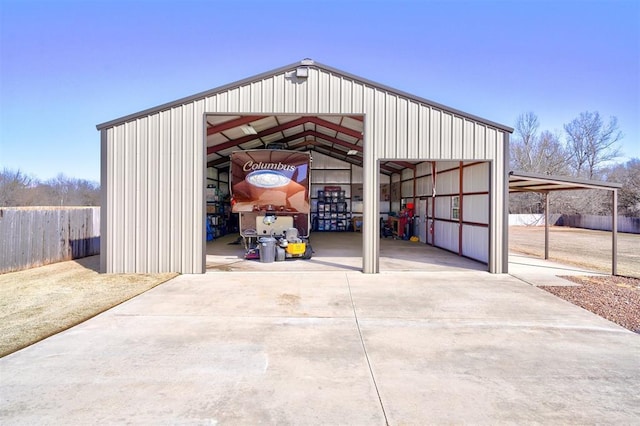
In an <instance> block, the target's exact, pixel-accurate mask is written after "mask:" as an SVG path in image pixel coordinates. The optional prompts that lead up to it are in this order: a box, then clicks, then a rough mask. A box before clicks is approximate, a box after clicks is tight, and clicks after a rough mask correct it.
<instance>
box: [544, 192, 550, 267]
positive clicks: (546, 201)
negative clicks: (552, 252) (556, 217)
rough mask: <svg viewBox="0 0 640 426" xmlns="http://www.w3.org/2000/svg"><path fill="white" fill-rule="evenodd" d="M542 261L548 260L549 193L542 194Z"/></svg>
mask: <svg viewBox="0 0 640 426" xmlns="http://www.w3.org/2000/svg"><path fill="white" fill-rule="evenodd" d="M544 259H545V260H548V259H549V192H548V191H547V192H545V193H544Z"/></svg>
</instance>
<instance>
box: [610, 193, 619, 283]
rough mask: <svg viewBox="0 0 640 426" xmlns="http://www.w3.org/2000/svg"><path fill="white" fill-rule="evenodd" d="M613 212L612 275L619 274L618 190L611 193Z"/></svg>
mask: <svg viewBox="0 0 640 426" xmlns="http://www.w3.org/2000/svg"><path fill="white" fill-rule="evenodd" d="M611 198H613V200H612V204H613V208H612V210H613V214H612V217H611V246H612V247H611V252H612V253H611V275H618V190H617V189H614V190H613V194H612V195H611Z"/></svg>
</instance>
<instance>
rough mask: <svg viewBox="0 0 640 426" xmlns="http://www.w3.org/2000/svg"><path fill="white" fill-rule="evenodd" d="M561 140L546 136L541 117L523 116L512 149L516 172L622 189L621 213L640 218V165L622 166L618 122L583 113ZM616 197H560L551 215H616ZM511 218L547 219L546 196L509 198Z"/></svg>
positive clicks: (588, 193) (585, 193) (594, 193)
mask: <svg viewBox="0 0 640 426" xmlns="http://www.w3.org/2000/svg"><path fill="white" fill-rule="evenodd" d="M563 130H564V132H563V133H561V134H557V133H552V132H550V131H548V130H542V131H541V130H540V121H539V119H538V117H537V116H536V114H534V113H533V112H527V113H524V114H521V115H520V116H519V117H518V118H517V120H516V123H515V126H514V134H513V137H512V140H511V143H510V167H511V170H515V171H523V172H530V173H538V174H542V175H556V176H566V177H572V178H578V179H587V180H600V181H605V182H616V183H620V184H622V188H621V189H620V190H618V213H619V214H620V215H625V216H631V217H638V216H640V160H639V159H637V158H633V159H631V160H629V161H627V162H616V159H618V158H620V157H621V155H622V153H621V149H620V145H619V142H620V141H621V140H622V138H623V135H622V132H620V130H619V128H618V121H617V119H616V118H615V117H611V118H609V120H604V119H603V118H602V117H601V116H600V114H599V113H598V112H589V111H587V112H583V113H581V114H580V115H579V116H578V117H577V118H575V119H573V120H572V121H571V122H569V123H567V124H565V125H564V126H563ZM611 204H612V198H611V194H610V191H602V190H575V191H559V192H556V193H553V195H551V198H550V209H551V212H550V213H564V214H595V215H610V214H611V207H612V206H611ZM509 209H510V212H511V213H542V212H543V211H544V210H543V209H544V202H543V195H542V194H538V193H519V194H512V195H511V196H510V197H509Z"/></svg>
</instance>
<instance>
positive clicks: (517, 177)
mask: <svg viewBox="0 0 640 426" xmlns="http://www.w3.org/2000/svg"><path fill="white" fill-rule="evenodd" d="M620 188H622V184H619V183H614V182H603V181H595V180H587V179H577V178H572V177H568V176H554V175H543V174H537V173H529V172H521V171H511V172H509V192H550V191H565V190H575V189H606V190H609V191H612V190H615V189H620Z"/></svg>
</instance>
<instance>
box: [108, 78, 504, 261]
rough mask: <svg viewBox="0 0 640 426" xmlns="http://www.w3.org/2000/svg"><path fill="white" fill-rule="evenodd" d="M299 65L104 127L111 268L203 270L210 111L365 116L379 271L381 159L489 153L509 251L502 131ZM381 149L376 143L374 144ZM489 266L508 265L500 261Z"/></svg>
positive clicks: (498, 218) (372, 238)
mask: <svg viewBox="0 0 640 426" xmlns="http://www.w3.org/2000/svg"><path fill="white" fill-rule="evenodd" d="M294 72H295V67H293V68H291V70H290V71H281V72H278V73H276V74H274V75H263V76H261V77H260V78H256V79H254V80H252V81H245V82H241V83H239V84H238V85H237V86H229V87H226V88H223V89H220V90H219V91H217V92H216V93H208V94H206V95H204V96H203V98H200V99H193V100H189V101H185V102H184V103H181V104H179V105H170V106H168V107H167V109H165V110H162V111H159V112H158V111H150V112H149V113H148V115H147V116H144V117H141V118H131V119H130V120H129V121H127V122H126V123H117V122H116V123H114V124H112V125H108V126H107V127H104V128H102V132H103V133H106V136H104V137H103V138H102V140H103V144H105V145H104V146H103V158H102V161H103V187H105V188H106V189H105V191H106V194H105V196H104V200H105V201H106V205H107V212H106V213H107V214H106V215H105V216H106V217H105V220H106V223H105V224H104V229H105V230H106V231H107V232H108V238H105V239H104V240H103V241H104V245H103V247H102V249H103V255H104V256H105V258H104V259H103V265H104V268H105V269H106V271H107V272H163V271H177V272H182V273H200V272H204V265H205V261H204V230H203V224H204V219H203V217H204V204H203V198H204V184H205V171H204V163H205V157H204V152H205V146H204V144H205V142H204V140H205V137H204V133H205V132H204V120H203V114H204V113H205V112H209V113H252V114H253V113H274V114H276V113H295V114H331V113H335V114H365V120H364V128H365V131H364V142H365V150H364V158H365V163H364V168H363V174H364V179H363V180H364V182H363V186H364V191H365V194H368V196H366V197H365V198H364V201H363V204H364V229H363V241H364V242H363V249H364V252H363V256H364V262H363V263H364V264H363V270H364V272H368V273H371V272H377V271H378V255H379V241H378V238H377V224H378V220H377V218H378V217H379V211H378V210H379V206H378V189H379V184H380V182H379V174H378V160H380V159H397V160H402V159H405V160H415V159H425V160H426V159H432V160H465V159H466V160H472V159H473V160H491V161H492V163H491V164H492V167H491V172H492V187H491V190H492V196H491V209H492V219H493V222H492V223H493V226H492V227H491V239H492V244H493V246H494V247H493V248H494V249H495V255H496V259H501V258H502V256H503V248H502V245H503V240H504V236H503V232H505V231H504V229H503V222H502V220H503V219H504V217H503V216H504V213H503V212H502V209H503V205H504V202H505V191H504V190H503V188H502V186H503V185H504V184H505V180H504V173H505V170H504V155H505V152H504V144H505V142H506V141H507V140H508V138H505V132H504V130H501V129H498V128H494V127H492V126H490V125H487V124H484V123H481V122H479V121H476V120H473V119H471V118H468V117H462V116H460V115H457V114H456V113H454V112H447V111H444V110H443V109H441V108H439V107H436V106H430V105H427V104H426V103H423V102H421V101H418V100H414V99H410V98H409V97H408V96H404V95H401V94H398V93H396V92H393V91H391V90H387V89H385V88H382V87H379V86H376V85H375V84H373V83H369V82H366V81H360V80H357V79H355V78H352V76H347V75H343V74H340V73H337V72H333V71H331V70H327V69H326V68H322V67H315V66H311V67H309V73H308V74H309V76H308V78H307V79H305V80H304V81H301V80H297V79H296V78H295V76H294ZM370 148H373V149H370ZM496 259H493V260H492V261H490V267H489V269H490V271H492V272H502V268H501V267H500V266H499V265H498V261H497V260H496Z"/></svg>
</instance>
